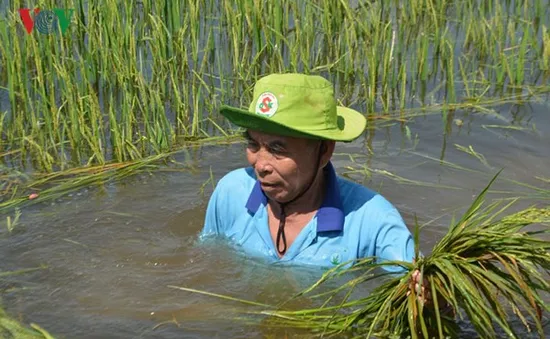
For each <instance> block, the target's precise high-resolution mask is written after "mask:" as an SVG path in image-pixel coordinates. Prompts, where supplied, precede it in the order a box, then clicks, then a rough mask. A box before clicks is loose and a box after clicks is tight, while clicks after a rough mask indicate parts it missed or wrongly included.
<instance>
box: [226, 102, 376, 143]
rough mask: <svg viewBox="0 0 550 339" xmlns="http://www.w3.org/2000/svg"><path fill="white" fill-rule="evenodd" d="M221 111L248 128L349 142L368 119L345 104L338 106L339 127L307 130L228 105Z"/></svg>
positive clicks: (286, 134) (233, 121)
mask: <svg viewBox="0 0 550 339" xmlns="http://www.w3.org/2000/svg"><path fill="white" fill-rule="evenodd" d="M220 113H221V114H222V115H223V116H224V117H226V118H227V119H228V120H229V121H231V122H232V123H233V124H235V125H237V126H240V127H243V128H246V129H252V130H257V131H262V132H265V133H269V134H275V135H283V136H290V137H297V138H308V139H325V140H334V141H345V142H349V141H353V140H354V139H357V138H358V137H359V136H360V135H361V134H362V133H363V131H364V130H365V127H366V126H367V119H366V118H365V117H364V116H363V115H362V114H361V113H359V112H357V111H355V110H353V109H351V108H347V107H343V106H337V107H336V114H337V124H338V128H335V129H330V130H329V129H327V130H320V131H311V130H308V131H306V130H299V129H296V128H292V127H288V126H286V125H283V124H280V123H278V122H276V121H273V120H271V119H269V118H266V117H264V116H261V115H258V114H255V113H251V112H249V111H247V110H244V109H240V108H237V107H231V106H227V105H222V106H221V108H220Z"/></svg>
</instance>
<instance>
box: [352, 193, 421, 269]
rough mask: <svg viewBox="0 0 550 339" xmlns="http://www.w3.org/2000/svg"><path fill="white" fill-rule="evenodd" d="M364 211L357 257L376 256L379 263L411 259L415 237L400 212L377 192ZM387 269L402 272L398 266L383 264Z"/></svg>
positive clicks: (412, 257)
mask: <svg viewBox="0 0 550 339" xmlns="http://www.w3.org/2000/svg"><path fill="white" fill-rule="evenodd" d="M374 199H376V200H375V201H373V205H371V206H370V208H369V209H368V210H367V211H366V212H365V214H364V215H363V219H362V225H361V235H360V237H361V239H360V240H359V244H360V245H359V248H358V257H359V258H365V257H376V259H377V261H378V262H381V261H386V260H399V261H407V262H412V260H413V259H414V247H415V246H414V239H413V237H412V235H411V232H410V231H409V229H408V228H407V226H406V225H405V222H404V220H403V218H402V217H401V214H400V213H399V212H398V211H397V209H396V208H395V207H394V206H393V205H392V204H391V203H390V202H388V201H387V200H386V199H384V198H383V197H382V196H380V195H378V196H377V197H376V198H374ZM383 268H384V269H385V270H386V271H392V272H400V271H402V270H403V269H402V268H401V267H397V266H395V267H394V266H383Z"/></svg>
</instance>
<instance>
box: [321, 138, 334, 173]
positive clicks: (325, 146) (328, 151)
mask: <svg viewBox="0 0 550 339" xmlns="http://www.w3.org/2000/svg"><path fill="white" fill-rule="evenodd" d="M335 147H336V142H335V141H332V140H323V141H322V142H321V168H324V167H325V166H326V165H327V164H328V162H329V161H330V158H332V154H333V153H334V148H335Z"/></svg>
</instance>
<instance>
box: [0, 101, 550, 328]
mask: <svg viewBox="0 0 550 339" xmlns="http://www.w3.org/2000/svg"><path fill="white" fill-rule="evenodd" d="M548 102H549V101H548V100H546V101H543V102H541V103H537V104H530V105H523V106H515V105H503V106H500V107H496V108H495V110H496V111H497V112H498V113H499V114H500V115H501V118H498V119H497V118H495V116H494V115H484V114H466V113H465V112H461V111H457V112H456V113H455V116H454V119H460V120H461V121H462V126H461V127H460V128H459V127H458V126H457V124H456V123H455V122H453V124H452V130H451V131H449V132H448V133H444V128H443V126H442V123H441V117H440V115H439V114H433V115H427V116H425V117H421V118H417V119H416V120H414V121H412V122H410V123H408V124H407V126H408V128H409V131H410V133H409V134H410V136H411V138H410V140H409V138H408V137H407V134H408V133H406V132H403V128H402V127H401V126H400V125H399V124H394V125H392V126H388V127H380V128H378V129H377V130H376V131H371V132H368V133H366V134H365V137H363V138H360V139H359V140H356V141H355V142H353V143H350V144H343V143H342V144H338V146H337V149H336V152H337V154H336V155H335V156H334V158H333V163H334V165H335V167H336V169H337V172H338V173H340V174H343V173H345V172H347V171H349V169H348V167H349V166H351V167H353V168H360V167H361V166H364V165H368V166H369V168H371V169H373V170H375V171H374V172H373V173H372V175H370V176H365V175H358V174H352V175H351V178H352V179H353V180H357V181H358V182H362V183H363V184H364V185H366V186H368V187H370V188H373V189H375V190H378V191H379V192H381V193H382V194H383V195H384V196H385V197H387V198H388V199H389V200H390V201H391V202H393V203H394V204H395V205H396V206H397V208H398V209H399V210H400V211H401V212H402V214H403V216H404V218H405V220H406V221H407V223H408V225H409V226H410V227H412V225H413V223H414V216H415V215H416V216H417V218H418V220H419V222H420V223H422V224H425V223H427V224H428V225H427V226H426V227H425V228H424V230H423V231H422V233H421V250H422V251H423V252H425V253H429V252H430V249H431V248H432V247H433V245H434V244H435V243H436V242H437V241H438V240H439V239H440V238H441V237H442V235H443V234H444V233H445V231H446V230H447V227H448V225H449V222H450V220H451V217H452V214H453V213H460V211H462V210H463V209H464V208H465V207H466V206H468V205H469V203H470V202H471V201H472V198H473V197H474V195H475V194H477V193H479V192H480V191H481V190H482V188H483V187H484V186H485V185H486V184H487V183H488V182H489V180H490V179H491V177H492V176H493V175H494V174H495V173H496V172H497V171H498V170H499V169H501V168H503V169H504V170H503V172H502V174H501V176H500V177H499V179H498V180H497V182H496V183H495V185H494V186H493V187H492V190H493V191H494V192H493V193H491V194H490V195H489V197H490V198H509V197H514V196H524V197H525V199H524V200H522V201H521V202H520V204H519V205H518V208H519V207H521V206H527V205H531V204H534V203H541V202H543V200H542V198H540V197H538V198H537V197H534V196H533V195H534V194H536V191H535V190H533V189H530V188H526V187H524V186H521V185H518V184H515V183H513V182H510V181H506V180H508V179H510V180H515V181H518V182H522V183H525V184H530V185H533V186H535V187H543V188H546V189H548V188H550V183H548V182H545V181H544V180H541V179H545V178H546V179H548V178H549V177H550V171H549V168H550V147H549V146H550V115H549V114H548V110H549V104H548ZM488 125H489V126H490V125H501V126H508V127H509V126H517V127H522V128H524V129H523V130H515V129H504V128H495V127H487V126H488ZM483 126H485V128H484V127H483ZM455 144H456V145H461V146H465V147H468V146H470V145H471V146H472V147H473V149H474V150H475V151H476V152H478V153H480V154H482V155H483V156H484V157H485V159H486V164H483V163H482V162H481V161H480V160H478V159H477V158H475V157H473V156H471V155H469V154H466V153H465V152H462V151H460V150H458V149H457V147H456V146H455ZM367 146H368V147H367ZM368 149H370V150H371V151H372V153H371V152H369V151H367V150H368ZM346 154H355V155H356V157H355V162H352V161H351V160H350V158H349V156H348V155H346ZM360 155H362V156H360ZM177 158H178V160H180V161H187V162H188V164H190V165H192V167H193V168H194V170H193V171H190V170H182V171H160V172H153V173H147V174H139V175H136V176H134V177H131V178H128V179H126V180H124V181H122V182H120V183H117V184H110V185H106V186H104V187H101V188H98V187H90V188H87V189H83V190H81V191H79V192H76V193H74V194H71V195H70V196H66V197H64V198H61V199H58V200H56V201H53V202H48V203H43V204H40V205H35V206H33V207H30V208H26V209H24V210H23V211H22V212H23V215H22V217H21V220H20V225H18V227H17V229H16V230H15V231H14V232H13V233H12V234H8V233H7V232H6V231H5V228H4V227H2V228H1V231H0V232H1V233H0V258H2V261H1V262H0V270H2V271H6V270H17V269H24V268H32V267H39V266H41V265H42V266H44V267H45V268H44V269H41V270H38V271H35V272H30V273H26V274H23V275H19V276H12V277H9V278H2V280H0V291H1V292H2V296H3V302H4V306H5V307H6V309H7V311H8V312H9V313H10V314H12V315H15V316H19V317H20V318H21V319H22V320H23V321H25V322H35V323H38V324H40V325H41V326H42V327H44V328H46V329H47V330H49V331H50V332H51V333H52V334H55V335H57V336H58V337H60V338H182V337H184V338H212V337H223V338H251V337H262V336H268V335H274V336H275V337H280V336H282V335H283V334H288V335H289V336H291V337H292V336H293V335H296V334H297V332H292V331H280V330H279V331H274V330H268V329H265V328H264V327H262V326H261V318H256V322H251V323H245V322H244V321H235V320H233V317H236V316H239V315H240V314H239V313H238V312H240V311H246V310H260V309H261V308H257V307H253V306H247V305H243V304H240V303H238V302H235V301H227V300H221V299H218V298H215V297H212V296H206V295H201V294H196V293H191V292H186V291H181V290H176V289H174V288H171V287H169V286H183V287H188V288H193V289H198V290H203V291H208V292H213V293H220V294H225V295H229V296H232V297H237V298H244V299H247V300H253V301H258V302H264V303H268V304H276V303H279V302H282V301H283V300H286V299H287V298H288V297H290V296H291V295H292V294H293V293H296V292H298V291H299V290H301V289H303V288H305V287H307V286H308V285H309V284H311V283H313V282H314V281H315V280H316V279H317V278H319V276H320V275H321V273H322V271H321V270H320V269H317V268H309V267H292V266H278V265H269V264H267V263H265V262H263V261H262V260H261V259H259V258H250V257H247V256H246V255H244V254H243V253H241V252H240V251H239V250H238V249H235V248H233V247H231V246H229V245H228V244H227V243H225V242H224V241H219V240H218V241H211V242H207V243H203V244H201V243H198V242H197V235H198V233H199V232H200V229H201V227H202V223H203V217H204V212H205V207H206V203H207V200H208V197H209V195H210V193H211V191H212V185H211V184H207V185H205V186H204V187H203V183H205V182H206V181H207V180H208V178H209V177H210V171H212V174H213V176H214V178H215V180H219V179H220V178H221V177H222V176H223V175H224V174H225V173H227V172H228V171H230V170H233V169H235V168H238V167H242V166H246V159H245V156H244V145H243V144H231V145H225V146H204V147H202V148H198V149H195V150H192V151H190V153H189V154H188V155H185V156H184V154H183V153H182V155H181V156H179V157H177ZM441 159H442V160H445V161H446V162H451V163H453V164H456V165H459V166H462V167H464V168H465V169H456V168H452V167H450V166H448V165H446V164H444V163H442V162H441V161H440V160H441ZM466 169H467V170H466ZM383 171H387V172H389V173H393V174H395V175H397V176H400V177H402V178H406V179H409V180H412V181H415V182H414V183H410V182H409V183H403V182H397V181H396V180H395V179H392V178H391V177H389V176H388V175H385V174H384V173H385V172H383ZM537 177H539V179H538V178H537ZM497 191H498V192H497ZM529 196H531V198H528V197H529ZM546 202H547V201H546ZM0 217H1V219H0V220H2V221H4V220H5V219H6V216H5V215H4V216H0ZM2 226H3V224H2ZM411 229H412V228H411ZM366 288H369V287H366ZM464 329H465V333H466V334H465V337H471V334H472V332H471V329H470V330H469V328H468V325H467V324H465V325H464ZM549 330H550V329H549ZM287 332H288V333H287ZM548 333H550V331H549V332H548Z"/></svg>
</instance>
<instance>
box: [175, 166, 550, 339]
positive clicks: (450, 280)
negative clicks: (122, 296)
mask: <svg viewBox="0 0 550 339" xmlns="http://www.w3.org/2000/svg"><path fill="white" fill-rule="evenodd" d="M495 178H496V176H495V177H494V178H493V180H491V182H490V183H489V185H488V186H487V187H486V188H485V189H484V190H483V191H482V192H481V193H480V194H479V195H478V196H477V198H476V199H475V200H474V201H473V202H472V204H471V206H470V207H469V208H468V209H467V210H466V211H465V213H464V214H463V215H462V217H461V218H460V219H458V220H453V221H452V222H451V225H450V228H449V230H448V232H447V233H446V234H445V235H444V236H443V238H442V239H441V240H440V241H439V242H438V243H437V244H436V245H435V246H434V248H433V250H432V251H431V253H430V254H428V255H425V256H422V255H420V251H419V248H418V239H419V232H420V230H419V226H418V225H416V229H415V235H414V236H415V239H416V243H417V248H416V259H415V261H414V262H413V263H409V262H400V261H379V260H376V258H365V259H362V260H359V261H358V262H357V263H355V264H354V265H353V266H351V267H350V266H349V264H350V263H342V264H341V265H339V266H336V267H334V268H333V269H331V270H329V271H327V272H326V273H325V274H324V275H323V277H322V278H321V279H319V281H317V282H316V283H315V284H313V285H312V286H310V287H309V288H307V289H306V290H304V291H302V292H300V293H298V294H297V295H296V296H294V297H293V298H291V299H290V300H286V301H284V302H282V303H280V304H278V305H274V306H269V307H267V306H265V305H259V306H260V307H261V308H263V310H261V311H248V312H246V313H248V314H249V315H257V316H261V317H267V319H266V320H264V321H263V322H262V324H264V325H265V326H268V327H285V328H300V329H308V330H311V331H312V332H313V333H314V334H316V335H319V336H323V337H330V336H333V335H344V334H345V335H349V336H350V337H357V338H360V337H372V336H376V337H382V338H387V337H399V338H402V337H410V338H431V337H439V338H446V337H453V338H454V337H457V336H458V335H459V332H460V328H459V326H458V324H457V322H456V320H457V319H462V320H465V319H466V320H467V321H469V323H470V324H471V325H472V326H473V327H474V328H475V330H476V331H477V333H478V334H479V335H480V336H481V337H483V338H495V337H497V335H498V333H502V331H503V332H504V334H505V335H506V336H507V337H511V338H519V337H521V335H522V334H521V333H518V328H515V327H513V326H512V325H511V322H510V319H511V318H512V317H516V318H518V319H520V320H521V322H522V323H523V325H524V326H525V329H526V330H527V331H528V332H535V333H537V334H538V335H539V336H540V337H544V329H543V312H545V311H550V307H549V306H548V305H547V304H546V303H545V301H544V300H545V299H544V296H545V295H546V296H548V293H550V283H549V280H548V274H549V273H550V254H549V252H548V250H549V249H550V241H548V240H545V239H544V238H543V237H542V236H544V235H547V234H548V229H547V226H548V225H550V208H549V207H548V206H543V207H535V206H533V207H530V208H527V209H524V210H520V211H518V212H515V213H512V214H508V215H505V212H506V211H508V209H509V208H510V207H511V206H513V204H514V203H515V202H516V201H517V199H513V200H512V201H510V202H507V203H503V202H502V201H496V202H492V203H488V204H487V203H486V201H485V195H486V193H487V191H488V189H489V187H490V186H491V184H492V183H493V181H494V180H495ZM533 224H534V225H545V226H544V227H545V228H543V229H540V227H539V228H532V227H529V228H527V226H529V225H533ZM383 267H393V268H396V267H400V268H401V269H402V271H401V272H397V273H396V271H395V270H391V271H383V270H380V268H383ZM414 272H417V274H419V275H420V279H421V281H424V280H426V281H428V285H427V290H421V289H417V288H415V287H414V286H413V284H411V281H412V275H413V274H415V273H414ZM350 276H351V278H349V277H350ZM342 277H348V279H347V281H346V282H345V283H343V284H341V285H339V286H338V287H336V288H332V287H331V288H329V289H328V290H326V289H322V287H323V286H324V285H325V284H327V283H328V282H331V281H333V280H335V279H337V278H342ZM338 281H339V280H338ZM367 282H380V284H379V285H378V287H376V288H374V290H372V291H371V292H370V293H369V294H368V295H367V296H364V297H360V298H352V297H351V296H352V293H353V292H354V290H356V289H357V288H358V287H360V286H362V285H364V284H365V283H367ZM421 284H422V283H421ZM172 288H179V289H183V290H186V291H190V292H194V293H197V292H200V293H206V294H208V293H207V292H202V291H196V290H193V289H188V288H181V287H176V286H172ZM428 293H429V294H431V297H430V298H429V299H428V300H427V299H425V297H426V296H427V294H428ZM208 295H211V296H214V297H222V298H224V299H232V300H236V301H239V302H247V301H246V300H240V299H234V298H231V297H227V296H219V295H215V294H208ZM298 297H300V298H303V297H307V298H310V299H313V300H319V302H320V303H321V306H319V307H311V308H307V309H298V310H297V309H290V308H288V307H285V306H284V305H286V304H287V303H288V302H289V301H291V300H295V299H297V298H298ZM523 331H525V330H523Z"/></svg>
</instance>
